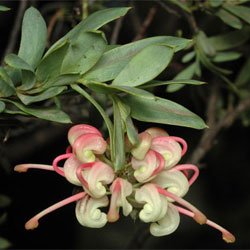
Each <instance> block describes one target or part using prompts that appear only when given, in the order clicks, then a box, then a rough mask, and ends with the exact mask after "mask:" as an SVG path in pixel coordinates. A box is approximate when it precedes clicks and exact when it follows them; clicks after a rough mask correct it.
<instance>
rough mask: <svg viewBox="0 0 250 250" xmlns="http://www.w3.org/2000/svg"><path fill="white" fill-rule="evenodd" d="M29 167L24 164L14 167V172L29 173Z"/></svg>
mask: <svg viewBox="0 0 250 250" xmlns="http://www.w3.org/2000/svg"><path fill="white" fill-rule="evenodd" d="M28 169H29V168H28V167H27V166H26V165H24V164H20V165H16V166H15V167H14V171H16V172H19V173H24V172H27V171H28Z"/></svg>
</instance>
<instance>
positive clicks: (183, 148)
mask: <svg viewBox="0 0 250 250" xmlns="http://www.w3.org/2000/svg"><path fill="white" fill-rule="evenodd" d="M168 138H171V139H173V140H174V141H176V142H180V143H181V144H182V152H181V156H183V155H184V154H185V153H186V152H187V143H186V141H185V140H184V139H182V138H180V137H176V136H168Z"/></svg>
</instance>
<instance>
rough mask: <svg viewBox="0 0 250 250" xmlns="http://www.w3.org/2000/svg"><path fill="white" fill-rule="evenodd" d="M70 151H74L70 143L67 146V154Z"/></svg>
mask: <svg viewBox="0 0 250 250" xmlns="http://www.w3.org/2000/svg"><path fill="white" fill-rule="evenodd" d="M69 153H72V146H71V145H69V146H68V147H67V148H66V154H69Z"/></svg>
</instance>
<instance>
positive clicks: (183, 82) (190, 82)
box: [140, 79, 205, 89]
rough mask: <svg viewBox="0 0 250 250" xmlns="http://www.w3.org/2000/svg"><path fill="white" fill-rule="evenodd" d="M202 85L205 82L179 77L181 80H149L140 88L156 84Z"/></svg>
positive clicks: (155, 85)
mask: <svg viewBox="0 0 250 250" xmlns="http://www.w3.org/2000/svg"><path fill="white" fill-rule="evenodd" d="M177 84H178V85H179V84H181V85H202V84H205V82H202V81H197V80H191V79H181V80H175V79H174V80H169V81H150V82H148V83H146V84H144V85H142V86H140V88H143V89H144V88H152V87H157V86H163V85H177ZM168 87H169V86H168Z"/></svg>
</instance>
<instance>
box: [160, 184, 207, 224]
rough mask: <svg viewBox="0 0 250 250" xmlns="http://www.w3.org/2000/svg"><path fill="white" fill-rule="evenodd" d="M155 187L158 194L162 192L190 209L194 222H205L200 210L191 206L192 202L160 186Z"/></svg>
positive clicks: (205, 218)
mask: <svg viewBox="0 0 250 250" xmlns="http://www.w3.org/2000/svg"><path fill="white" fill-rule="evenodd" d="M156 188H157V190H158V192H159V193H160V194H163V195H165V196H167V197H170V198H171V199H173V200H174V201H176V202H178V203H179V204H181V205H183V206H185V207H186V208H188V209H190V210H191V211H193V213H194V216H193V218H194V220H195V221H196V222H198V223H199V224H205V223H206V221H207V217H206V216H205V215H204V214H203V213H202V212H201V211H200V210H198V209H197V208H196V207H195V206H193V205H192V204H190V203H189V202H187V201H186V200H184V199H182V198H180V197H178V196H176V195H174V194H173V193H171V192H168V191H167V190H165V189H163V188H161V187H158V186H156Z"/></svg>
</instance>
